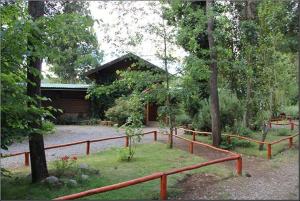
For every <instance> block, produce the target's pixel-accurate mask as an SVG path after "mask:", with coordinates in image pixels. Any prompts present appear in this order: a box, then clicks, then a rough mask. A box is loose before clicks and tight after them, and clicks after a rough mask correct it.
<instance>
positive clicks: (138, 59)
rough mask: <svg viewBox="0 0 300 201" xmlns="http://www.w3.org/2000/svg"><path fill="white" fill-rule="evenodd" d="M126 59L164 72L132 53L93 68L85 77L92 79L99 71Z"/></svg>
mask: <svg viewBox="0 0 300 201" xmlns="http://www.w3.org/2000/svg"><path fill="white" fill-rule="evenodd" d="M127 59H133V61H135V62H136V61H138V62H139V61H140V62H142V63H144V64H145V65H147V66H148V67H151V68H154V69H156V70H158V71H161V72H163V71H164V70H163V69H162V68H160V67H158V66H156V65H154V64H152V63H150V62H149V61H147V60H145V59H143V58H141V57H139V56H137V55H135V54H133V53H128V54H125V55H123V56H121V57H119V58H117V59H115V60H112V61H110V62H108V63H105V64H103V65H101V66H99V67H97V68H94V69H92V70H90V71H88V72H87V73H86V76H87V77H89V78H93V77H94V75H95V74H96V73H98V72H100V71H102V70H104V69H108V68H110V67H111V66H113V65H115V64H117V63H121V62H122V61H125V60H127Z"/></svg>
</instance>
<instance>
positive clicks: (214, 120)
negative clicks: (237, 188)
mask: <svg viewBox="0 0 300 201" xmlns="http://www.w3.org/2000/svg"><path fill="white" fill-rule="evenodd" d="M212 3H213V0H207V4H206V15H207V17H208V21H207V37H208V44H209V50H210V62H211V63H210V70H211V75H210V107H211V108H210V113H211V124H212V125H211V128H212V136H213V145H214V146H219V145H220V143H221V126H220V109H219V96H218V66H217V52H216V49H215V44H214V43H215V42H214V38H213V27H214V16H213V15H212Z"/></svg>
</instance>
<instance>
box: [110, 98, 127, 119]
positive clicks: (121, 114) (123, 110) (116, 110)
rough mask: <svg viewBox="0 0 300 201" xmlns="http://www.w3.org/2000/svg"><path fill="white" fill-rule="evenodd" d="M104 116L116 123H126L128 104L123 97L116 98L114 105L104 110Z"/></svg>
mask: <svg viewBox="0 0 300 201" xmlns="http://www.w3.org/2000/svg"><path fill="white" fill-rule="evenodd" d="M105 116H106V117H107V118H108V119H109V120H111V121H113V122H117V123H118V125H123V124H125V123H126V120H127V118H128V117H129V116H130V105H129V102H128V100H127V99H126V98H125V97H121V98H118V99H116V101H115V105H114V106H113V107H111V108H109V109H108V110H107V111H106V112H105Z"/></svg>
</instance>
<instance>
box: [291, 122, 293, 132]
mask: <svg viewBox="0 0 300 201" xmlns="http://www.w3.org/2000/svg"><path fill="white" fill-rule="evenodd" d="M291 130H294V123H293V122H292V123H291Z"/></svg>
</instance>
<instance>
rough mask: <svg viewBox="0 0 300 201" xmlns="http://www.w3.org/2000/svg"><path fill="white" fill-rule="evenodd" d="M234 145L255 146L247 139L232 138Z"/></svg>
mask: <svg viewBox="0 0 300 201" xmlns="http://www.w3.org/2000/svg"><path fill="white" fill-rule="evenodd" d="M231 144H232V147H233V148H235V147H245V148H246V147H252V146H254V145H253V144H252V143H251V142H249V141H246V140H239V139H232V140H231Z"/></svg>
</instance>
